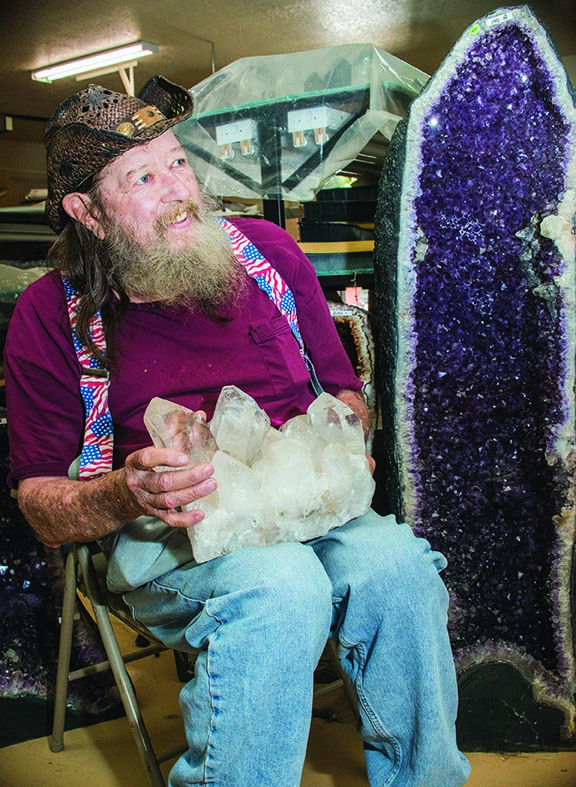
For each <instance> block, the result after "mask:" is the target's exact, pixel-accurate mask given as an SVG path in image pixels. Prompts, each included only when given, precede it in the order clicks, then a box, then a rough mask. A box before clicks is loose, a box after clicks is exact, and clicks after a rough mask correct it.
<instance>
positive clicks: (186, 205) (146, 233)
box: [91, 131, 246, 308]
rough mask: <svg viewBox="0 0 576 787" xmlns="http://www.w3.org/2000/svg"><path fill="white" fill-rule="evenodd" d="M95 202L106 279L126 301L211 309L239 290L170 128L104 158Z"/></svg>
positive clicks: (242, 277)
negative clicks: (116, 155)
mask: <svg viewBox="0 0 576 787" xmlns="http://www.w3.org/2000/svg"><path fill="white" fill-rule="evenodd" d="M95 207H96V213H94V212H93V213H92V214H91V215H92V217H93V218H94V217H95V216H97V218H95V224H94V227H93V228H91V229H92V231H93V232H94V233H95V234H96V235H98V236H99V237H100V238H101V239H102V242H103V244H104V245H105V247H106V249H107V255H108V263H109V268H108V275H109V277H110V278H109V280H111V281H112V282H113V285H112V286H116V285H118V286H119V287H120V288H121V289H123V290H124V291H125V292H126V293H127V294H128V296H129V298H130V299H131V300H134V301H161V302H163V303H166V304H171V305H176V304H187V305H190V306H191V305H193V304H196V305H199V304H203V305H204V306H205V307H211V308H217V307H219V306H222V305H225V304H232V303H234V302H237V300H238V298H239V297H241V295H242V293H243V291H244V288H245V284H246V273H245V271H244V269H243V268H242V266H241V265H239V263H238V262H237V261H236V259H235V257H234V255H233V253H232V250H231V248H230V244H229V241H228V237H227V235H226V233H225V232H224V230H223V229H222V227H221V226H220V225H219V224H218V222H217V221H216V219H215V216H214V215H213V212H212V210H211V208H210V206H209V205H207V204H206V201H205V200H203V199H202V196H201V191H200V188H199V186H198V182H197V181H196V178H195V176H194V173H193V171H192V169H191V168H190V166H189V165H188V162H187V160H186V154H185V152H184V149H183V148H182V146H181V145H180V143H179V142H178V140H177V139H176V137H175V136H174V134H173V133H172V132H171V131H167V132H166V133H164V134H162V136H160V137H157V138H156V139H154V140H152V141H150V142H148V143H146V144H145V145H141V146H138V147H136V148H132V149H131V150H129V151H127V152H126V153H124V154H123V155H122V156H120V157H119V158H117V159H115V160H114V161H112V162H111V163H110V164H109V165H108V166H107V167H106V168H105V169H104V170H103V172H102V176H101V178H100V181H99V184H98V199H97V204H96V205H95Z"/></svg>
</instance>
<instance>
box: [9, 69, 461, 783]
mask: <svg viewBox="0 0 576 787" xmlns="http://www.w3.org/2000/svg"><path fill="white" fill-rule="evenodd" d="M191 111H192V100H191V97H190V94H189V93H188V92H187V91H186V90H184V89H183V88H181V87H178V86H177V85H174V84H172V83H170V82H169V81H167V80H165V79H164V78H162V77H155V78H153V79H152V80H150V81H149V82H148V83H147V84H146V85H145V87H144V88H143V90H142V91H141V93H140V94H139V96H138V97H130V96H127V95H124V94H121V93H114V92H112V91H110V90H105V89H103V88H101V87H99V86H96V85H90V86H89V87H87V88H86V89H85V90H82V91H81V92H79V93H77V94H75V95H73V96H71V97H70V98H68V99H67V100H66V101H64V102H63V103H62V104H61V105H60V106H59V107H58V109H57V110H56V111H55V113H54V114H53V116H52V117H51V119H50V120H49V122H48V125H47V129H46V136H45V141H46V147H47V168H48V186H49V188H48V200H47V203H46V215H47V219H48V222H49V224H50V226H51V227H52V228H53V229H54V230H55V231H56V232H57V233H58V235H59V237H58V238H57V240H56V242H55V243H54V246H53V248H52V250H51V252H50V263H51V266H52V270H51V271H50V272H48V273H47V274H46V275H45V276H44V277H42V278H41V279H39V280H38V281H36V282H35V283H34V284H32V285H30V286H29V287H28V288H27V289H26V291H25V292H24V293H23V294H22V295H21V297H20V299H19V301H18V304H17V307H16V310H15V314H14V316H13V319H12V322H11V325H10V331H9V336H8V340H7V345H6V353H5V356H6V357H5V364H6V389H7V397H8V410H9V414H10V415H9V428H10V450H11V474H10V480H11V483H12V485H13V486H17V488H18V499H19V504H20V507H21V509H22V511H23V513H24V515H25V516H26V518H27V520H28V521H29V522H30V523H31V525H32V527H33V528H34V529H35V531H36V533H37V536H38V538H39V539H40V540H41V541H42V542H43V543H44V544H46V545H48V546H51V547H57V546H59V545H62V544H66V543H68V542H73V541H93V540H99V541H100V543H101V544H102V545H103V548H104V549H105V551H106V552H107V554H108V556H109V567H108V583H109V586H110V588H111V589H112V590H114V591H116V592H118V593H122V594H124V597H125V599H126V601H127V603H128V604H129V606H130V607H131V609H132V611H133V614H134V617H135V618H136V619H138V620H139V621H141V622H142V623H143V624H144V625H145V626H147V627H148V628H149V629H150V630H151V631H152V632H153V633H154V635H156V636H157V637H158V638H159V639H161V640H162V641H163V642H164V643H166V645H168V646H169V647H172V648H175V649H179V650H183V651H198V652H199V656H198V660H197V663H196V674H195V677H194V678H193V679H192V680H191V681H190V682H189V683H187V684H186V685H185V686H184V687H183V689H182V693H181V708H182V712H183V717H184V721H185V725H186V733H187V741H188V746H189V748H188V751H187V753H186V754H184V755H183V756H182V757H181V758H180V759H179V760H178V761H177V762H176V763H175V765H174V767H173V768H172V771H171V774H170V784H171V785H172V786H173V787H177V786H178V787H180V786H183V785H195V784H210V785H214V786H218V787H297V785H298V784H300V778H301V773H302V767H303V762H304V757H305V752H306V743H307V738H308V732H309V725H310V717H311V705H312V683H313V673H314V670H315V667H316V664H317V662H318V659H319V657H320V655H321V653H322V651H323V648H324V646H325V643H326V640H327V638H328V637H329V636H331V637H333V638H334V640H335V641H336V643H337V650H338V654H339V656H340V659H341V662H342V665H343V667H344V670H345V671H346V673H347V674H348V675H349V677H350V679H351V681H352V683H353V685H354V687H355V692H356V694H357V697H358V707H359V714H360V722H359V732H360V735H361V736H362V739H363V741H364V748H365V754H366V764H367V770H368V777H369V781H370V784H371V785H373V786H374V787H384V785H396V786H397V787H400V786H402V787H410V786H415V785H420V787H424V786H425V787H458V786H459V785H462V784H464V782H465V781H466V778H467V775H468V770H469V769H468V764H467V762H466V760H465V758H464V757H463V755H461V754H460V752H459V751H458V749H457V745H456V739H455V728H454V724H455V717H456V710H457V690H456V682H455V673H454V667H453V661H452V655H451V650H450V644H449V640H448V636H447V631H446V617H447V600H448V599H447V591H446V589H445V587H444V584H443V582H442V580H441V579H440V577H439V575H438V572H439V571H440V570H441V569H442V568H443V567H444V566H445V559H444V558H443V556H442V555H441V554H439V553H438V552H434V551H431V549H430V547H429V545H428V544H427V543H426V542H425V541H424V540H422V539H418V538H416V537H415V536H414V535H413V533H412V531H411V529H410V527H409V526H408V525H406V524H398V523H397V522H396V521H395V519H394V518H393V517H391V516H389V517H384V518H383V517H380V516H378V515H376V514H375V513H374V512H372V511H369V512H368V513H366V514H365V515H363V516H360V517H358V518H356V519H353V520H352V521H350V522H348V523H345V524H343V525H342V526H341V527H338V528H335V529H333V530H331V531H330V532H329V533H328V534H327V535H325V536H323V537H319V538H316V539H313V540H311V541H309V542H307V543H298V542H293V543H279V544H275V545H269V546H256V547H250V548H244V549H239V550H237V551H234V552H232V553H230V554H226V555H223V556H221V557H217V558H214V559H213V560H209V561H207V562H204V563H197V562H195V561H194V559H193V555H192V551H191V546H190V541H189V538H188V536H187V533H186V529H187V528H191V527H194V526H195V525H196V524H197V523H198V522H199V521H200V520H201V519H202V516H203V515H202V512H201V511H199V510H197V509H194V508H192V509H188V508H186V506H187V504H190V503H193V502H194V501H197V500H199V499H201V498H202V497H204V496H207V495H209V494H210V493H211V492H213V491H214V490H215V488H216V481H215V479H214V477H213V467H212V466H211V465H210V464H201V465H199V466H193V467H191V468H188V467H185V465H186V464H187V462H188V459H187V457H186V456H185V455H183V454H182V453H181V452H180V451H178V450H175V449H168V448H157V447H154V446H152V445H151V440H150V438H149V436H148V433H147V430H146V428H145V426H144V423H143V414H144V411H145V409H146V407H147V405H148V404H149V402H150V400H151V399H152V398H153V397H155V396H157V397H161V398H163V399H168V400H171V401H173V402H176V403H178V404H180V405H183V406H185V407H187V408H189V409H191V410H194V411H203V412H204V413H206V415H207V417H208V418H211V416H212V413H213V411H214V406H215V402H216V400H217V397H218V394H219V392H220V390H221V389H222V387H223V386H225V385H235V386H237V387H238V388H240V389H242V390H243V391H245V392H246V393H247V394H249V395H250V396H252V397H253V398H254V399H255V400H256V402H257V403H258V404H259V405H260V407H261V408H262V409H263V410H264V411H265V412H266V413H267V414H268V415H269V416H270V419H271V422H272V424H273V425H275V426H278V425H280V424H282V423H284V422H285V421H286V420H287V419H289V418H291V417H293V416H295V415H297V414H300V413H304V412H306V410H307V408H308V407H309V405H310V403H311V402H312V401H313V400H314V397H315V395H316V391H317V390H318V389H317V388H315V387H314V386H313V378H316V379H317V381H318V382H319V384H320V386H321V387H322V389H323V390H324V391H327V392H328V393H330V394H332V395H334V396H336V397H337V398H338V399H340V400H342V401H343V402H345V403H346V404H347V405H348V406H349V407H350V408H351V409H352V410H353V411H354V412H355V413H356V414H357V415H358V416H359V418H360V419H362V421H363V422H364V424H366V425H367V408H366V405H365V404H364V401H363V398H362V393H361V387H362V384H361V382H360V380H359V379H358V378H357V377H356V376H355V374H354V371H353V369H352V365H351V363H350V361H349V359H348V357H347V355H346V354H345V352H344V350H343V348H342V346H341V343H340V341H339V338H338V335H337V333H336V330H335V327H334V324H333V320H332V318H331V315H330V312H329V310H328V307H327V304H326V301H325V299H324V297H323V294H322V291H321V289H320V287H319V284H318V281H317V278H316V276H315V272H314V269H313V268H312V266H311V265H310V263H309V262H308V260H307V259H306V257H305V256H304V255H303V254H302V253H301V252H300V250H299V248H298V246H297V244H296V243H294V242H293V241H292V239H291V238H290V237H289V236H288V235H287V233H285V232H284V231H283V230H282V229H280V228H279V227H277V226H275V225H273V224H271V223H268V222H265V221H262V220H257V219H245V218H244V219H234V220H232V221H222V220H219V219H217V218H215V217H214V215H213V210H212V209H211V208H210V206H209V203H208V200H207V198H206V197H205V195H203V193H202V191H201V189H200V187H199V185H198V183H197V181H196V178H195V176H194V172H193V171H192V169H191V167H190V165H189V164H188V162H187V159H186V153H185V151H184V150H183V148H182V146H181V145H180V143H179V142H178V139H177V137H176V136H175V134H174V131H173V130H172V128H173V127H174V126H175V125H176V124H177V123H179V122H180V121H182V120H184V119H185V118H188V117H189V116H190V114H191ZM260 255H261V256H260ZM255 256H256V257H257V258H258V261H259V266H260V267H261V268H263V269H266V270H267V271H269V272H271V276H270V277H269V280H270V282H271V283H272V284H271V288H269V291H266V290H265V289H261V288H260V287H259V286H258V283H257V281H256V280H255V278H254V276H253V275H252V272H251V269H250V266H249V264H248V263H249V261H250V259H254V257H255ZM247 264H248V267H247ZM275 282H280V284H278V286H279V287H284V290H283V292H284V295H285V294H286V291H287V290H288V289H289V290H290V291H291V294H292V296H293V298H294V301H295V305H296V318H297V320H298V325H299V331H300V334H301V336H302V338H303V343H304V345H305V353H304V352H303V351H301V347H300V346H299V344H298V342H297V341H296V338H295V336H294V333H293V331H292V330H291V326H290V324H289V321H288V319H287V315H286V314H284V313H283V311H284V310H283V306H282V303H283V302H284V300H285V298H284V296H282V299H278V298H277V297H276V295H277V293H275V292H274V291H273V290H274V287H275V286H276V285H275ZM292 296H290V297H292ZM281 301H282V302H281ZM305 355H306V356H307V357H308V358H309V359H310V361H311V364H309V365H307V364H306V362H305V358H304V356H305ZM312 365H313V370H312ZM112 427H113V441H112ZM78 457H80V460H79V461H76V462H75V460H77V458H78Z"/></svg>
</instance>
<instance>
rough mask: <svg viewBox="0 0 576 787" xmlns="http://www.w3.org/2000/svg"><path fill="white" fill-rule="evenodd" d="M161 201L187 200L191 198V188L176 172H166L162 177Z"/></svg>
mask: <svg viewBox="0 0 576 787" xmlns="http://www.w3.org/2000/svg"><path fill="white" fill-rule="evenodd" d="M163 186H164V192H163V200H164V201H165V202H172V201H173V200H187V199H190V198H191V196H192V187H191V185H190V184H189V183H188V182H187V181H186V179H185V178H183V177H182V176H181V175H180V173H178V172H168V173H166V175H165V176H164V184H163Z"/></svg>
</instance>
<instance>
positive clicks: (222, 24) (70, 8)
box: [0, 0, 576, 142]
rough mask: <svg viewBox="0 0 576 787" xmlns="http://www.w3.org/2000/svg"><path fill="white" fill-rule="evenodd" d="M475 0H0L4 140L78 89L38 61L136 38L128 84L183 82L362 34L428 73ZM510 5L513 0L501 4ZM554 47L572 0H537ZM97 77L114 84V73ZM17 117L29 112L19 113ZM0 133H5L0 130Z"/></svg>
mask: <svg viewBox="0 0 576 787" xmlns="http://www.w3.org/2000/svg"><path fill="white" fill-rule="evenodd" d="M499 5H501V4H499V3H494V2H485V1H484V0H161V2H159V0H123V1H122V2H119V0H26V2H22V0H1V2H0V113H6V114H9V115H11V116H12V117H13V127H14V128H13V131H12V132H11V133H9V138H10V140H11V141H12V140H13V141H34V142H36V141H38V142H41V140H42V133H43V119H44V118H46V117H48V116H49V115H50V113H51V112H52V110H53V109H54V108H55V106H56V105H57V104H58V103H59V102H60V101H61V100H62V99H64V98H65V97H66V96H68V95H69V94H71V93H73V92H75V91H76V90H77V89H81V87H82V83H80V84H79V83H77V82H76V81H75V79H74V78H70V79H64V80H61V81H59V82H54V83H52V84H44V83H40V82H34V81H32V79H31V76H30V73H31V71H32V70H33V69H35V68H38V67H40V66H44V65H49V64H53V63H58V62H60V61H63V60H67V59H70V58H73V57H76V56H79V55H81V54H86V53H92V52H97V51H100V50H103V49H108V48H110V47H112V46H117V45H120V44H125V43H131V42H132V41H136V40H139V39H143V40H146V41H151V42H153V43H155V44H157V45H158V46H159V47H160V52H159V54H157V55H154V56H151V57H149V58H147V59H144V60H142V61H141V62H140V64H139V65H138V67H137V68H136V69H135V82H136V90H138V88H139V87H140V86H141V85H142V84H143V83H144V81H145V80H146V79H147V78H148V77H149V76H152V75H153V74H156V73H161V74H163V75H164V76H166V77H168V78H169V79H172V80H173V81H175V82H178V83H180V84H182V85H184V86H185V87H191V86H193V85H194V84H196V83H197V82H199V81H201V80H202V79H204V78H205V77H206V76H209V74H210V73H211V71H212V52H213V53H214V62H215V67H216V70H217V69H219V68H222V67H223V66H225V65H227V64H228V63H231V62H232V61H234V60H236V59H238V58H241V57H248V56H251V55H267V54H277V53H283V52H294V51H300V50H307V49H317V48H320V47H326V46H333V45H335V44H344V43H370V44H374V45H376V46H378V47H381V48H383V49H384V50H386V51H388V52H390V53H392V54H394V55H396V56H398V57H400V58H401V59H402V60H405V61H407V62H408V63H411V64H412V65H414V66H416V67H417V68H420V69H421V70H423V71H426V72H427V73H432V72H433V71H434V70H435V69H436V68H437V66H438V65H439V63H440V62H441V60H442V59H443V57H444V56H445V55H446V54H447V53H448V52H449V50H450V49H451V47H452V45H453V43H454V42H455V41H456V40H457V39H458V37H459V36H460V35H461V33H462V32H463V31H464V29H465V28H466V27H467V26H468V25H469V24H470V23H471V22H473V21H474V20H475V19H477V18H479V17H480V16H483V15H484V14H485V13H487V12H488V11H490V10H493V9H495V8H498V7H499ZM510 5H517V4H515V3H514V4H510ZM532 9H533V10H534V11H535V13H536V14H537V15H538V16H539V18H540V19H541V20H542V21H543V22H544V24H545V25H546V26H547V27H548V28H549V30H550V32H551V35H552V40H553V41H554V43H555V45H556V48H557V49H558V52H559V54H560V55H561V56H566V55H573V54H576V36H575V33H576V4H575V3H574V0H537V1H536V2H533V3H532ZM97 81H98V82H100V83H101V84H103V85H105V86H106V87H110V88H113V89H115V90H122V89H123V88H122V83H121V80H120V78H119V76H118V75H117V74H114V75H108V76H103V77H99V78H98V80H97ZM26 118H38V120H28V119H26ZM4 138H6V137H4Z"/></svg>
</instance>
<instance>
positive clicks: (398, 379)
mask: <svg viewBox="0 0 576 787" xmlns="http://www.w3.org/2000/svg"><path fill="white" fill-rule="evenodd" d="M575 131H576V116H575V110H574V103H573V98H572V95H571V92H570V87H569V83H568V80H567V77H566V73H565V71H564V68H563V67H562V65H561V63H560V61H559V59H558V57H557V55H556V53H555V51H554V49H553V47H552V46H551V44H550V42H549V40H548V37H547V35H546V33H545V31H544V30H543V28H542V27H541V26H540V24H539V23H538V21H537V20H536V19H535V17H534V16H533V15H532V13H531V12H530V11H529V9H528V8H527V7H522V8H514V9H502V10H500V11H497V12H495V13H493V14H490V15H489V16H487V17H485V18H483V19H481V20H480V21H478V22H477V23H475V24H474V25H472V26H471V27H470V28H469V29H468V30H467V31H466V33H465V34H464V36H463V37H462V38H461V40H460V41H459V42H458V43H457V45H456V46H455V48H454V50H453V51H452V52H451V54H450V55H449V56H448V58H447V59H446V60H445V61H444V63H443V64H442V66H441V67H440V69H439V70H438V72H437V73H436V75H435V76H434V77H433V78H432V79H431V80H430V82H429V83H428V85H427V86H426V88H425V90H424V91H423V92H422V93H421V94H420V96H419V97H418V98H417V99H416V100H415V101H414V102H413V104H412V106H411V108H410V112H409V115H408V116H407V117H406V118H405V119H404V121H402V123H401V124H400V125H399V127H398V129H397V132H396V134H395V136H394V138H393V140H392V144H391V148H390V153H389V156H388V158H387V162H386V165H385V168H384V172H383V176H382V182H381V187H380V198H379V207H378V211H377V216H376V232H377V236H376V237H377V240H376V250H375V272H376V290H377V307H378V314H379V317H378V320H379V339H378V349H379V362H378V363H379V376H380V385H381V390H382V406H383V414H384V433H385V436H387V462H388V465H389V467H390V472H389V477H388V479H387V482H388V493H389V496H390V499H391V502H392V507H393V509H395V511H396V513H397V514H398V515H399V516H401V517H403V518H405V519H407V520H408V521H410V522H411V523H412V524H413V525H414V527H415V529H416V530H417V531H418V532H419V533H420V534H422V535H426V536H427V537H428V538H429V540H430V541H432V542H433V545H434V546H435V547H436V548H439V549H441V550H442V551H444V552H445V553H446V555H447V556H448V559H449V568H448V569H447V572H446V575H445V578H446V582H447V584H448V586H449V589H450V591H451V595H452V599H453V604H452V610H451V636H452V642H453V646H454V649H455V653H456V657H457V660H458V661H459V663H460V666H461V667H464V666H470V664H474V663H480V662H486V661H490V660H495V661H507V662H509V663H512V664H514V665H515V666H516V667H518V669H520V670H521V671H522V672H523V673H524V675H525V676H527V677H528V679H529V680H530V681H531V682H532V683H533V685H534V686H535V687H536V688H537V691H536V692H535V694H536V695H537V697H538V698H539V699H541V700H542V701H544V702H546V703H547V704H551V705H555V706H556V707H557V708H559V709H561V711H562V713H563V714H564V718H565V725H564V731H563V734H564V735H565V736H566V737H570V736H571V735H572V734H573V732H574V703H573V694H574V685H575V680H574V648H573V640H572V627H571V604H570V586H571V573H572V553H573V544H574V462H575V435H574V432H575V426H574V383H575V375H574V364H575V357H574V354H575V309H576V306H575V259H574V255H575V252H574V246H575V238H574V227H573V221H574V218H573V217H574V202H575V189H576V173H575V166H576V151H575Z"/></svg>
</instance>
